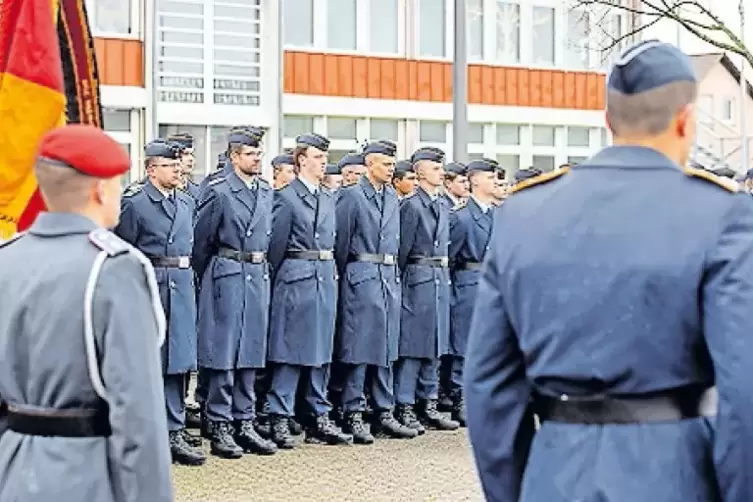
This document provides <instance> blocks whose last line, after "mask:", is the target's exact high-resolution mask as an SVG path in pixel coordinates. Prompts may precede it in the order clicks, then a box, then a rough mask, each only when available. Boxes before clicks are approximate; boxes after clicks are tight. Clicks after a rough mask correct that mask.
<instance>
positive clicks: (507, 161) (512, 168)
mask: <svg viewBox="0 0 753 502" xmlns="http://www.w3.org/2000/svg"><path fill="white" fill-rule="evenodd" d="M497 162H498V163H499V167H500V169H503V170H504V171H505V178H506V179H508V180H509V179H512V177H513V176H514V175H515V172H516V171H517V170H518V167H520V156H519V155H497Z"/></svg>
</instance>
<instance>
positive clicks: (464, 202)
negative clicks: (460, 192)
mask: <svg viewBox="0 0 753 502" xmlns="http://www.w3.org/2000/svg"><path fill="white" fill-rule="evenodd" d="M467 205H468V201H467V200H461V201H460V202H458V203H457V204H455V207H453V208H452V210H453V211H460V210H461V209H463V208H464V207H465V206H467Z"/></svg>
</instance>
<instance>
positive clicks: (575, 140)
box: [567, 127, 590, 147]
mask: <svg viewBox="0 0 753 502" xmlns="http://www.w3.org/2000/svg"><path fill="white" fill-rule="evenodd" d="M589 134H590V129H589V128H588V127H568V128H567V146H585V147H588V146H589V144H590V141H589Z"/></svg>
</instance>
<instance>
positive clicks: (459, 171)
mask: <svg viewBox="0 0 753 502" xmlns="http://www.w3.org/2000/svg"><path fill="white" fill-rule="evenodd" d="M444 172H445V173H448V174H456V175H458V176H465V175H466V174H468V168H467V167H466V166H465V164H463V163H462V162H448V163H447V164H445V165H444Z"/></svg>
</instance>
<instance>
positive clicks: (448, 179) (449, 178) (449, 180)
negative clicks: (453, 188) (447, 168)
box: [444, 173, 460, 183]
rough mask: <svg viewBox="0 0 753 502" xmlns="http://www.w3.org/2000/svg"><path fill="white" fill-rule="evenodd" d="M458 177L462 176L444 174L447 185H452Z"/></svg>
mask: <svg viewBox="0 0 753 502" xmlns="http://www.w3.org/2000/svg"><path fill="white" fill-rule="evenodd" d="M458 176H460V175H459V174H458V173H444V181H445V183H452V182H453V181H455V179H456V178H457V177H458Z"/></svg>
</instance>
